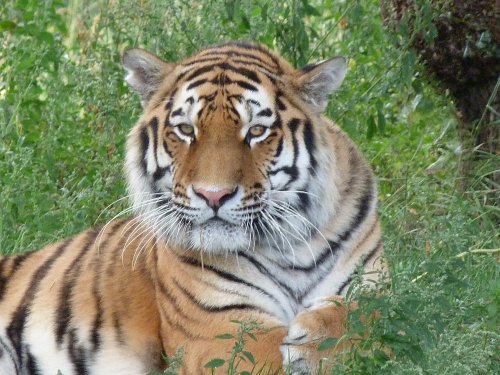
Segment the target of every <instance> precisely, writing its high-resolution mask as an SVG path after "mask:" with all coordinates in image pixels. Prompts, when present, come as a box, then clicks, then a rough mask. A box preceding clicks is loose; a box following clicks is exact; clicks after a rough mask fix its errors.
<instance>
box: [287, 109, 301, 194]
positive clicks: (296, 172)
mask: <svg viewBox="0 0 500 375" xmlns="http://www.w3.org/2000/svg"><path fill="white" fill-rule="evenodd" d="M287 125H288V127H289V128H290V131H291V132H292V145H293V162H292V167H291V168H290V171H291V172H292V173H290V180H289V181H288V182H287V184H286V186H289V185H290V184H291V183H292V182H294V181H295V180H296V179H297V178H298V176H299V170H298V168H297V166H296V164H297V159H298V157H299V141H298V140H297V129H298V127H299V125H300V120H299V119H297V118H293V119H291V120H290V121H288V123H287Z"/></svg>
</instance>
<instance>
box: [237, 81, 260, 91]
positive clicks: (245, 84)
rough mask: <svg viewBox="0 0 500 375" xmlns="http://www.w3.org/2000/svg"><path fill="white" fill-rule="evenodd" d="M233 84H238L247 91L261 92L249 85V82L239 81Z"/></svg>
mask: <svg viewBox="0 0 500 375" xmlns="http://www.w3.org/2000/svg"><path fill="white" fill-rule="evenodd" d="M233 83H236V84H237V85H238V86H240V87H241V88H243V89H246V90H250V91H259V90H258V89H257V87H255V86H254V85H252V84H251V83H248V82H245V81H241V80H237V81H233Z"/></svg>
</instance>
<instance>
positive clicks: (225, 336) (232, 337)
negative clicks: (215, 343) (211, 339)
mask: <svg viewBox="0 0 500 375" xmlns="http://www.w3.org/2000/svg"><path fill="white" fill-rule="evenodd" d="M215 338H216V339H222V340H228V339H234V336H233V335H231V334H230V333H224V334H222V335H218V336H215Z"/></svg>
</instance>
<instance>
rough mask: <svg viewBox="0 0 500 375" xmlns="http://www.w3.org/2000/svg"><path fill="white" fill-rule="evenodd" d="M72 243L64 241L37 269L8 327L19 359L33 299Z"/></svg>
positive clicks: (9, 335) (8, 332) (8, 333)
mask: <svg viewBox="0 0 500 375" xmlns="http://www.w3.org/2000/svg"><path fill="white" fill-rule="evenodd" d="M71 242H72V240H71V239H69V240H66V241H64V242H63V243H62V244H61V245H59V247H58V248H57V249H56V250H55V251H54V253H53V254H52V255H51V256H50V257H49V259H47V260H46V261H45V262H44V263H43V264H42V265H41V266H40V267H38V268H37V270H36V272H35V273H34V275H33V277H32V278H31V282H30V284H29V286H28V288H27V289H26V292H25V293H24V296H23V298H22V300H21V303H20V304H19V306H18V307H17V309H16V311H15V312H14V314H13V317H12V320H11V321H10V323H9V325H8V327H7V335H8V337H9V339H10V341H11V342H12V345H13V347H14V349H15V351H16V354H17V356H18V358H21V354H22V339H23V332H24V328H25V323H26V319H27V317H28V314H29V313H30V308H31V304H32V303H33V299H34V297H35V295H36V293H37V291H38V285H39V284H40V282H41V281H42V280H43V278H44V277H45V276H46V275H47V273H48V272H49V271H50V269H51V267H52V265H53V264H54V262H55V261H56V260H57V259H58V258H59V257H60V256H61V254H62V253H63V252H64V251H65V250H66V248H67V247H68V245H69V244H70V243H71Z"/></svg>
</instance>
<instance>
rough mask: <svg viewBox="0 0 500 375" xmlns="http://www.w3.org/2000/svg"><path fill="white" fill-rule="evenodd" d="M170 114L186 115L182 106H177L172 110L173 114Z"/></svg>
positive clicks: (174, 115) (173, 115)
mask: <svg viewBox="0 0 500 375" xmlns="http://www.w3.org/2000/svg"><path fill="white" fill-rule="evenodd" d="M170 116H172V117H176V116H184V111H183V110H182V107H181V108H177V109H176V110H175V111H173V112H172V114H171V115H170Z"/></svg>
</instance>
